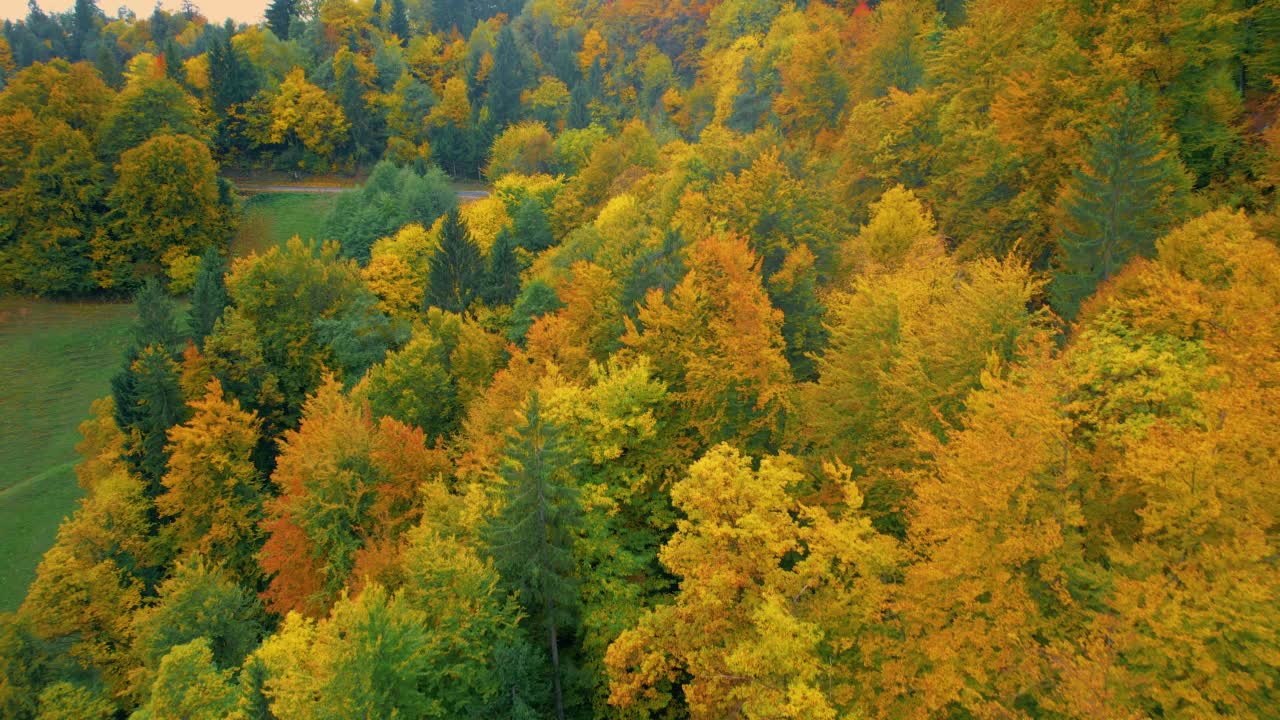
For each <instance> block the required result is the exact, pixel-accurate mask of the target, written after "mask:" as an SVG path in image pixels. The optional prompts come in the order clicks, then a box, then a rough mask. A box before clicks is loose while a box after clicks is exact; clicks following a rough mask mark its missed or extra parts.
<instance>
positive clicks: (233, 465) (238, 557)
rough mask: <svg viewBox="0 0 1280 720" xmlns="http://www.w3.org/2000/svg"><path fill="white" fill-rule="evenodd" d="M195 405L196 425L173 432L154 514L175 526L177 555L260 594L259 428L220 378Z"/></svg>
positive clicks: (193, 421)
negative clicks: (205, 563) (218, 568)
mask: <svg viewBox="0 0 1280 720" xmlns="http://www.w3.org/2000/svg"><path fill="white" fill-rule="evenodd" d="M189 405H190V407H191V411H192V417H191V420H189V421H188V422H186V423H185V424H183V425H179V426H178V427H175V428H172V429H171V430H169V447H168V450H169V464H168V472H167V473H166V474H165V476H164V480H163V483H164V487H165V489H166V492H165V493H164V494H163V495H161V496H160V497H158V498H156V508H157V510H159V512H160V515H161V516H162V517H166V518H168V519H169V525H168V526H167V527H166V535H167V537H168V538H169V539H170V541H171V542H172V543H173V545H174V549H175V550H176V551H177V552H178V553H179V554H186V553H199V554H201V555H203V556H204V557H206V558H208V559H209V560H210V561H212V562H213V563H215V564H218V565H223V566H224V567H225V568H226V569H227V570H229V571H230V572H231V573H233V575H234V577H235V578H236V579H238V580H239V581H240V582H242V583H244V584H245V585H246V586H248V587H254V586H256V585H257V584H258V583H257V578H258V564H257V560H256V556H257V553H258V548H260V547H261V545H262V531H261V529H260V528H259V521H260V520H261V515H262V501H263V497H262V491H263V487H262V486H263V478H262V477H261V474H260V473H259V471H258V469H257V467H256V466H255V465H254V463H253V454H254V451H255V450H256V448H257V445H258V431H259V422H258V420H257V418H256V417H255V416H254V415H253V413H251V412H245V411H244V410H241V409H240V403H239V402H237V401H236V400H235V398H224V397H223V394H222V386H221V385H220V384H219V383H218V381H217V380H216V379H213V380H210V381H209V384H208V386H207V388H206V392H205V395H204V397H203V398H201V399H198V400H193V401H191V402H190V403H189Z"/></svg>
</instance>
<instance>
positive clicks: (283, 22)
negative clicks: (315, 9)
mask: <svg viewBox="0 0 1280 720" xmlns="http://www.w3.org/2000/svg"><path fill="white" fill-rule="evenodd" d="M297 12H298V9H297V0H271V4H270V5H268V6H267V10H266V18H267V27H269V28H271V32H273V33H275V35H276V37H278V38H280V39H281V40H288V39H289V27H290V25H292V23H293V19H294V16H295V15H297Z"/></svg>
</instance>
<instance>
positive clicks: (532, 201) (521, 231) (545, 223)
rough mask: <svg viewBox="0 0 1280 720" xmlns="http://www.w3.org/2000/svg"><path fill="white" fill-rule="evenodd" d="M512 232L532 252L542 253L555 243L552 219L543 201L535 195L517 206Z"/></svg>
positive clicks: (523, 246) (518, 241)
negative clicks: (548, 216)
mask: <svg viewBox="0 0 1280 720" xmlns="http://www.w3.org/2000/svg"><path fill="white" fill-rule="evenodd" d="M511 228H512V233H513V234H514V235H515V237H516V242H517V243H519V245H520V247H522V248H524V249H525V250H528V251H529V252H531V253H540V252H542V251H543V250H546V249H547V248H549V247H551V246H552V245H554V244H555V242H556V239H555V235H553V234H552V232H551V221H550V220H549V219H548V218H547V209H546V207H545V206H544V205H543V204H542V201H540V200H538V199H537V198H535V197H528V198H525V200H524V202H522V203H520V205H519V207H517V208H516V211H515V215H514V216H513V217H512V218H511Z"/></svg>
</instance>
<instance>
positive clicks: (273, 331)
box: [205, 238, 363, 437]
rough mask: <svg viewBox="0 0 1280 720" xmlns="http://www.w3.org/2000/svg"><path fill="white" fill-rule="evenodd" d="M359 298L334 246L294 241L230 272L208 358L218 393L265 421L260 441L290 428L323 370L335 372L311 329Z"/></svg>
mask: <svg viewBox="0 0 1280 720" xmlns="http://www.w3.org/2000/svg"><path fill="white" fill-rule="evenodd" d="M362 291H363V286H362V284H361V282H360V274H359V270H358V269H357V268H356V265H355V263H353V262H351V261H349V260H342V259H340V258H339V257H338V247H337V245H335V244H334V243H324V244H319V243H310V244H307V243H303V242H302V241H301V240H299V239H297V238H293V239H292V240H290V241H289V242H288V243H287V244H286V245H285V246H284V247H283V248H281V247H273V248H271V249H270V250H269V251H267V253H266V254H264V255H259V256H250V257H249V258H247V259H245V260H242V261H240V262H237V263H236V265H235V267H233V268H232V271H231V274H230V275H228V276H227V292H228V294H229V295H230V296H231V303H232V307H230V308H228V309H227V310H226V311H225V312H224V314H223V318H222V321H221V322H220V323H219V326H218V329H217V330H215V331H214V333H213V335H211V336H209V338H208V339H207V340H206V341H205V348H206V354H207V355H208V356H209V360H210V364H211V366H212V368H213V373H214V375H215V376H216V377H217V378H218V379H219V380H220V381H221V382H222V386H223V389H225V390H227V392H229V393H232V394H233V395H235V396H236V397H237V398H238V399H239V400H240V402H241V404H242V405H243V406H244V407H246V408H249V409H253V410H254V411H256V412H257V414H258V416H259V417H260V418H262V421H263V434H264V435H265V436H267V437H275V436H276V435H278V434H279V433H280V432H281V430H283V429H284V428H286V427H291V426H294V425H295V424H296V423H297V419H298V415H299V413H300V411H301V408H302V403H303V401H304V400H305V399H306V397H307V394H308V393H310V392H312V391H313V390H314V389H315V388H316V387H318V386H319V385H320V381H321V379H322V377H323V373H324V368H325V367H330V368H335V369H336V368H337V367H338V363H336V362H335V359H334V357H333V352H332V350H331V349H330V348H329V347H328V346H327V345H326V344H325V343H324V342H323V339H322V338H321V337H320V336H319V334H318V332H317V329H316V321H317V320H321V319H325V318H332V317H336V316H337V315H338V314H340V313H341V312H342V311H343V310H344V309H346V308H347V307H348V305H350V304H351V302H352V301H353V300H355V298H356V297H357V296H358V295H359V294H360V292H362ZM251 369H252V370H254V372H252V373H247V372H246V371H247V370H251Z"/></svg>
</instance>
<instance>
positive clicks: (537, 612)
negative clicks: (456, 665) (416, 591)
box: [487, 392, 581, 720]
mask: <svg viewBox="0 0 1280 720" xmlns="http://www.w3.org/2000/svg"><path fill="white" fill-rule="evenodd" d="M541 413H542V408H541V403H540V400H539V398H538V394H537V392H534V393H533V394H531V395H530V396H529V399H528V400H527V401H526V403H525V407H524V413H523V414H524V418H523V422H522V423H521V424H520V426H519V427H517V428H516V429H515V430H514V431H513V432H512V434H511V436H510V439H509V440H508V444H507V449H506V453H505V457H504V459H503V462H502V467H501V470H500V471H499V478H500V483H501V485H500V487H501V492H502V496H503V504H502V508H501V510H500V511H499V513H498V515H497V517H496V518H495V519H494V520H493V522H492V523H491V524H490V526H489V527H488V529H487V535H488V539H489V550H490V552H491V553H492V554H493V557H494V562H495V565H496V567H497V568H498V573H499V574H500V575H501V576H502V580H503V583H505V584H506V585H507V586H508V587H510V588H511V589H512V591H513V592H515V593H516V595H517V597H518V598H519V600H520V603H521V605H522V606H523V607H524V609H525V612H527V613H528V616H529V618H530V626H531V627H532V628H534V629H535V632H536V633H538V634H541V633H545V637H546V643H547V649H548V651H549V652H550V655H551V681H552V689H553V693H554V698H555V707H556V717H557V718H559V720H564V696H563V689H562V682H561V673H562V670H561V667H560V643H561V640H562V638H561V637H560V631H561V629H562V628H564V627H565V626H566V625H571V624H572V623H574V621H575V620H574V616H575V609H576V606H577V586H576V582H575V579H574V575H573V570H574V559H573V554H572V546H573V539H574V535H575V532H576V528H577V526H578V524H579V523H580V515H581V510H580V507H579V505H578V497H577V491H576V488H575V486H574V478H573V468H574V465H575V464H576V457H575V453H574V449H573V448H572V447H571V445H570V443H569V439H568V438H567V437H566V436H565V435H564V434H563V433H562V431H561V429H560V428H559V427H558V426H557V425H555V424H554V423H552V422H550V421H547V420H545V419H543V418H542V416H541Z"/></svg>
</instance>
